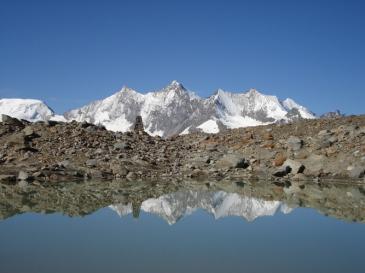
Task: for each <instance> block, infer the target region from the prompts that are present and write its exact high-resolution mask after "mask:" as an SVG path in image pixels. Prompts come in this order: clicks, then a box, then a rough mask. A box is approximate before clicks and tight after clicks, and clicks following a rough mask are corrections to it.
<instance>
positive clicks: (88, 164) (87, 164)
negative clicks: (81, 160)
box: [85, 159, 98, 167]
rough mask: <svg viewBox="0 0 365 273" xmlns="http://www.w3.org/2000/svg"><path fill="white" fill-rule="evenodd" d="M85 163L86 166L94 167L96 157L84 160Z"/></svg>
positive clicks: (96, 162)
mask: <svg viewBox="0 0 365 273" xmlns="http://www.w3.org/2000/svg"><path fill="white" fill-rule="evenodd" d="M85 164H86V166H88V167H96V165H97V164H98V161H97V160H96V159H88V160H86V162H85Z"/></svg>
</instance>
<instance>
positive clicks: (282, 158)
mask: <svg viewBox="0 0 365 273" xmlns="http://www.w3.org/2000/svg"><path fill="white" fill-rule="evenodd" d="M285 160H286V156H285V155H284V154H282V153H277V154H276V156H275V159H274V166H276V167H279V166H281V165H283V163H284V162H285Z"/></svg>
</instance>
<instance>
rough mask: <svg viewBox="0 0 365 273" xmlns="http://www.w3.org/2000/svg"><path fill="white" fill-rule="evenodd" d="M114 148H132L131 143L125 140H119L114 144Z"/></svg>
mask: <svg viewBox="0 0 365 273" xmlns="http://www.w3.org/2000/svg"><path fill="white" fill-rule="evenodd" d="M113 148H114V150H128V149H130V148H131V146H130V144H129V143H127V142H124V141H119V142H117V143H115V144H114V145H113Z"/></svg>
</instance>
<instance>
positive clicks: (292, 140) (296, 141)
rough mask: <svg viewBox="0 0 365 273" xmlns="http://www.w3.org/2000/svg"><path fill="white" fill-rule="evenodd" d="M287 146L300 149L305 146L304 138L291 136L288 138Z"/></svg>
mask: <svg viewBox="0 0 365 273" xmlns="http://www.w3.org/2000/svg"><path fill="white" fill-rule="evenodd" d="M287 146H288V148H289V149H291V150H293V151H298V150H300V149H301V148H302V147H303V140H301V139H300V138H298V137H295V136H290V137H289V138H288V140H287Z"/></svg>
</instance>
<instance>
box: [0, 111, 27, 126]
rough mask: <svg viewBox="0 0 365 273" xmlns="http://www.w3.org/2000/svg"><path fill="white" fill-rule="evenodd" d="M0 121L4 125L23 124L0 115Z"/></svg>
mask: <svg viewBox="0 0 365 273" xmlns="http://www.w3.org/2000/svg"><path fill="white" fill-rule="evenodd" d="M1 120H2V122H3V123H4V124H7V125H15V126H22V125H23V123H22V122H21V121H20V120H18V119H16V118H13V117H10V116H8V115H4V114H2V115H1Z"/></svg>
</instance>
